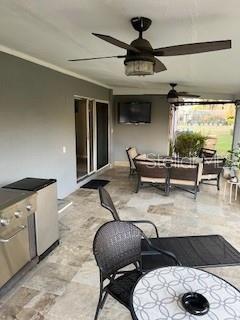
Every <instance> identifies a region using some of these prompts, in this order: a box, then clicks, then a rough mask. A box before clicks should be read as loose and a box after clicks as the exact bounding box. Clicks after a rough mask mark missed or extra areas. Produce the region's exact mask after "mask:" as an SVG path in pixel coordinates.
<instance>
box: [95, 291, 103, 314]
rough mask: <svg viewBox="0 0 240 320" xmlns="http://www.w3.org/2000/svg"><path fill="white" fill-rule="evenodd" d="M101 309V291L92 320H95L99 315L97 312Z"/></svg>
mask: <svg viewBox="0 0 240 320" xmlns="http://www.w3.org/2000/svg"><path fill="white" fill-rule="evenodd" d="M102 307H103V304H102V290H101V291H100V294H99V299H98V305H97V309H96V313H95V317H94V320H97V318H98V315H99V311H100V309H102Z"/></svg>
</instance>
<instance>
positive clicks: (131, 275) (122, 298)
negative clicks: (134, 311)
mask: <svg viewBox="0 0 240 320" xmlns="http://www.w3.org/2000/svg"><path fill="white" fill-rule="evenodd" d="M141 275H142V273H141V272H140V271H137V270H133V271H130V272H128V273H126V274H124V275H122V276H120V277H118V278H116V279H115V280H114V281H112V282H111V283H109V284H108V285H107V287H106V291H107V292H108V293H109V294H110V295H111V296H112V297H113V298H114V299H116V300H118V301H119V302H120V303H121V304H123V305H124V306H125V307H126V308H128V309H130V298H131V292H132V289H133V287H134V286H135V284H136V283H137V281H138V279H139V278H140V277H141Z"/></svg>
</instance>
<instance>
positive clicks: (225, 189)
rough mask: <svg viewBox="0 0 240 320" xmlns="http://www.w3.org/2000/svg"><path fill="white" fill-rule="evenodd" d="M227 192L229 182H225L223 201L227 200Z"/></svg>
mask: <svg viewBox="0 0 240 320" xmlns="http://www.w3.org/2000/svg"><path fill="white" fill-rule="evenodd" d="M226 191H227V180H226V181H225V184H224V190H223V199H224V200H225V198H226Z"/></svg>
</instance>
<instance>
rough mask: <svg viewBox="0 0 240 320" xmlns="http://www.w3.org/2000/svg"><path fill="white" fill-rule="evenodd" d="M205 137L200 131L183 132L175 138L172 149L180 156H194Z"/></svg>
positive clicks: (202, 144) (198, 151) (196, 154)
mask: <svg viewBox="0 0 240 320" xmlns="http://www.w3.org/2000/svg"><path fill="white" fill-rule="evenodd" d="M205 140H206V137H205V136H203V135H202V134H201V133H196V132H183V133H181V134H179V135H178V136H177V138H176V140H175V145H174V151H175V152H176V154H178V155H179V156H180V157H196V156H198V155H199V153H200V150H201V148H203V146H204V142H205Z"/></svg>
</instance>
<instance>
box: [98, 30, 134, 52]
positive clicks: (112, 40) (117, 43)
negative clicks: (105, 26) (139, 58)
mask: <svg viewBox="0 0 240 320" xmlns="http://www.w3.org/2000/svg"><path fill="white" fill-rule="evenodd" d="M92 34H93V35H94V36H96V37H98V38H100V39H102V40H104V41H107V42H109V43H111V44H113V45H114V46H117V47H119V48H123V49H126V50H130V51H134V52H140V50H138V49H137V48H134V47H133V46H131V45H129V44H127V43H125V42H122V41H120V40H118V39H115V38H113V37H111V36H107V35H104V34H99V33H92Z"/></svg>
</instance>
